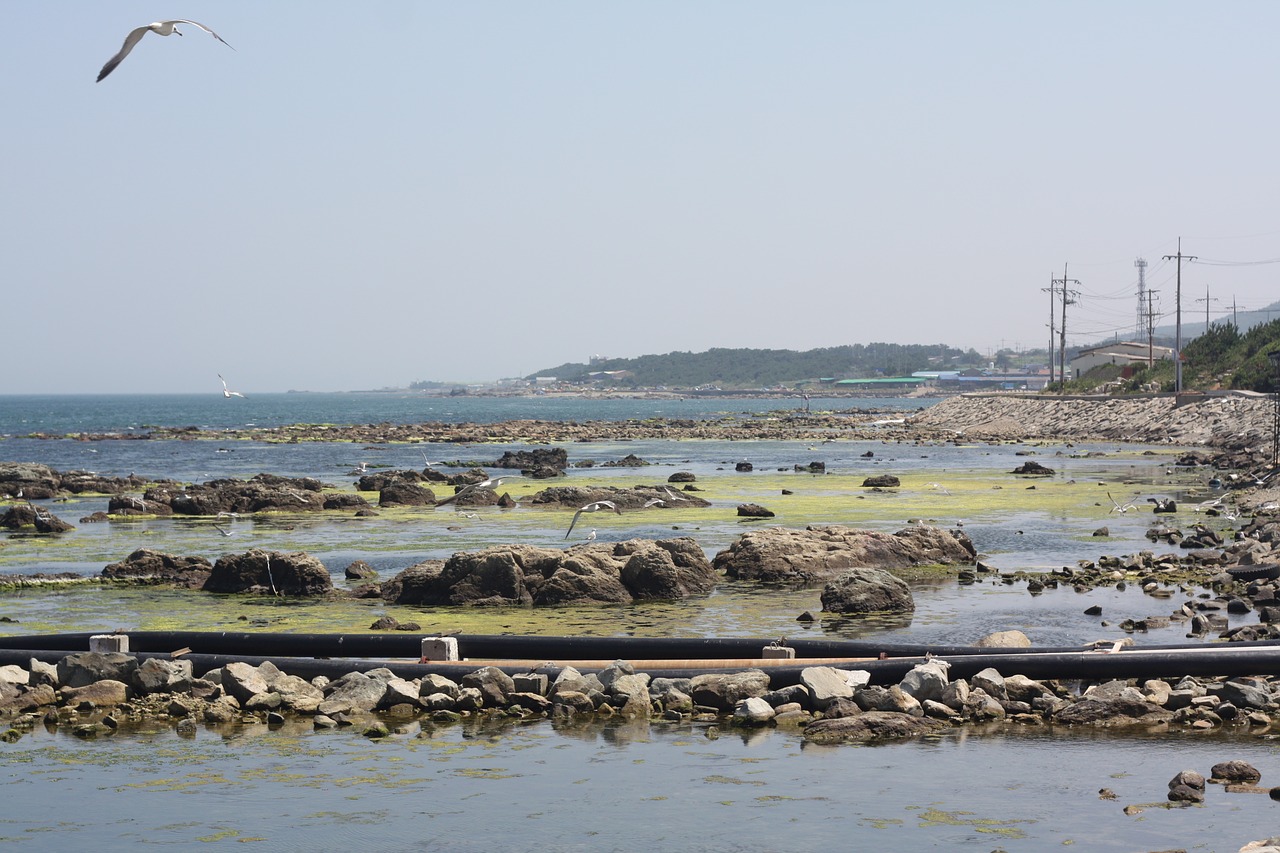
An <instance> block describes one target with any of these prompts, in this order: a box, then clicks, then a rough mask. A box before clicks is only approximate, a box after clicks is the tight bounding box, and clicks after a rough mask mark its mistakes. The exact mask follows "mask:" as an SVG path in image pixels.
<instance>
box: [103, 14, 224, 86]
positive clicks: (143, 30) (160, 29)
mask: <svg viewBox="0 0 1280 853" xmlns="http://www.w3.org/2000/svg"><path fill="white" fill-rule="evenodd" d="M178 24H190V25H191V26H193V27H199V28H200V29H202V30H204V31H205V32H206V33H208V34H209V35H211V36H213V37H214V38H216V39H217V40H218V41H220V42H222V43H223V44H226V45H227V47H231V45H229V44H227V42H226V41H225V40H224V39H223V38H222V36H220V35H218V34H217V33H215V32H214V31H213V30H211V29H209V28H208V27H206V26H205V25H204V24H201V23H198V22H197V21H187V20H184V19H182V18H179V19H177V20H176V21H156V22H155V23H152V24H147V25H146V26H145V27H138V28H137V29H136V30H134V31H133V32H131V33H129V35H127V36H125V38H124V47H122V48H120V52H119V53H117V54H116V55H115V56H113V57H111V58H110V59H108V60H107V64H106V65H104V66H102V70H101V71H99V72H98V81H97V82H99V83H101V82H102V78H103V77H106V76H107V75H108V74H110V73H111V72H112V71H115V70H116V66H117V65H119V64H120V63H121V62H124V58H125V57H126V56H128V55H129V51H131V50H133V46H134V45H136V44H137V43H138V42H139V41H141V40H142V37H143V36H145V35H146V34H147V33H149V32H151V33H155V34H156V35H158V36H171V35H182V30H180V29H178ZM231 49H232V50H235V48H234V47H231Z"/></svg>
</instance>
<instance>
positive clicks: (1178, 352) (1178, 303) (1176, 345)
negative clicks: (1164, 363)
mask: <svg viewBox="0 0 1280 853" xmlns="http://www.w3.org/2000/svg"><path fill="white" fill-rule="evenodd" d="M1175 258H1176V259H1177V260H1178V275H1177V280H1178V288H1177V291H1176V292H1175V294H1174V297H1173V302H1174V313H1175V314H1176V316H1177V320H1176V322H1175V323H1174V330H1175V332H1174V339H1173V393H1175V394H1181V393H1182V262H1183V260H1188V261H1194V260H1197V256H1196V255H1184V254H1182V238H1181V237H1179V238H1178V254H1176V255H1165V256H1164V259H1165V260H1166V261H1171V260H1173V259H1175Z"/></svg>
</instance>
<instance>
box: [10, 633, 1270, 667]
mask: <svg viewBox="0 0 1280 853" xmlns="http://www.w3.org/2000/svg"><path fill="white" fill-rule="evenodd" d="M125 633H127V634H128V637H129V648H130V650H131V651H136V652H172V651H174V650H176V649H190V650H191V651H192V652H197V653H203V654H215V655H219V654H220V655H262V656H273V655H274V656H282V657H333V658H336V657H349V658H360V657H363V658H414V659H417V658H418V657H419V654H420V650H421V639H422V636H423V635H421V634H410V633H397V634H273V633H265V632H254V631H221V632H219V631H129V632H125ZM91 636H93V634H91V633H88V632H83V633H67V634H35V635H28V636H12V637H0V649H52V650H59V649H60V650H63V651H66V652H76V651H85V650H87V649H88V648H89V638H90V637H91ZM454 636H455V638H456V639H457V641H458V649H459V652H460V653H461V654H463V655H465V656H466V657H469V658H485V659H501V658H519V659H534V658H537V659H540V660H550V661H554V660H586V659H603V658H608V659H612V660H633V659H641V658H643V659H650V660H716V659H724V658H757V657H759V656H760V650H761V649H762V648H764V647H765V646H768V645H770V644H772V643H774V642H776V640H777V638H747V637H741V638H737V637H734V638H715V637H555V636H530V635H515V634H496V635H495V634H457V635H454ZM786 645H787V646H788V647H789V648H793V649H795V652H796V657H797V658H800V659H803V658H879V657H889V658H900V657H925V656H926V655H932V656H934V657H951V656H957V655H960V656H983V655H1007V654H1010V653H1011V652H1012V651H1013V650H1010V649H1008V648H987V647H982V646H965V645H948V644H922V643H893V642H884V641H880V640H875V641H867V640H827V639H822V640H809V639H800V638H796V639H788V640H787V641H786ZM1221 645H1223V644H1214V645H1208V644H1205V643H1176V644H1171V645H1160V646H1147V647H1143V648H1146V649H1150V650H1167V651H1176V650H1181V649H1202V648H1212V647H1215V646H1221ZM1231 645H1232V646H1247V647H1252V648H1265V647H1280V640H1259V641H1254V642H1250V643H1232V644H1231ZM1080 651H1081V648H1080V647H1079V646H1041V647H1037V648H1034V649H1027V650H1024V652H1023V653H1027V654H1040V653H1046V652H1061V653H1073V652H1074V653H1078V652H1080Z"/></svg>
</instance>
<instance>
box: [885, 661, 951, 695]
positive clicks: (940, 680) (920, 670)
mask: <svg viewBox="0 0 1280 853" xmlns="http://www.w3.org/2000/svg"><path fill="white" fill-rule="evenodd" d="M950 668H951V667H950V665H949V664H948V663H947V662H946V661H944V660H931V661H926V662H925V663H922V664H917V665H916V666H914V667H912V668H911V671H910V672H908V673H907V674H906V675H905V676H903V679H902V682H901V683H900V684H899V685H898V686H899V687H901V688H902V691H903V692H904V693H906V694H907V695H909V696H912V697H913V698H915V699H916V700H917V701H919V702H922V703H923V702H925V701H926V700H933V701H935V702H941V701H942V694H943V693H944V692H945V691H946V689H947V684H949V683H950V682H949V680H948V678H947V671H948V670H949V669H950Z"/></svg>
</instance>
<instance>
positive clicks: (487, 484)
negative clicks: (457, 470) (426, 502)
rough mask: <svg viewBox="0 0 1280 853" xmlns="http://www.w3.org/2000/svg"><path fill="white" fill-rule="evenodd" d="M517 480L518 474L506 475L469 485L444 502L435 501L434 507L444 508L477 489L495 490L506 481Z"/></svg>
mask: <svg viewBox="0 0 1280 853" xmlns="http://www.w3.org/2000/svg"><path fill="white" fill-rule="evenodd" d="M518 479H520V475H519V474H507V475H505V476H503V477H490V478H489V479H487V480H481V481H480V482H479V483H470V484H468V485H466V486H463V487H462V488H460V489H458V490H457V491H456V492H454V493H453V494H452V495H450V496H449V497H447V498H445V499H444V500H442V501H436V506H444V505H445V504H451V503H453V502H454V501H456V500H457V499H458V498H460V497H462V496H463V495H469V494H471V493H472V492H474V491H477V490H479V489H496V488H498V486H501V485H502V484H503V483H505V482H506V481H507V480H518Z"/></svg>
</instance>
